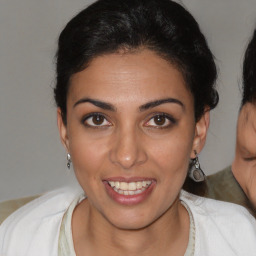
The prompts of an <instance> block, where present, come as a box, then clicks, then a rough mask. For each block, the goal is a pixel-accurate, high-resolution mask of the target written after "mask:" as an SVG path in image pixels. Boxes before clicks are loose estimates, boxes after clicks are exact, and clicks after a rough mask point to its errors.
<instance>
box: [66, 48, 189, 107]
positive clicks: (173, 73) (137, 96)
mask: <svg viewBox="0 0 256 256" xmlns="http://www.w3.org/2000/svg"><path fill="white" fill-rule="evenodd" d="M167 96H168V97H174V98H178V99H183V100H185V101H186V100H188V101H189V100H190V101H191V100H193V97H192V95H191V93H190V91H189V90H188V89H187V86H186V84H185V81H184V79H183V75H182V74H181V72H180V71H179V70H178V69H177V68H176V67H175V66H174V65H172V64H170V63H169V62H167V61H166V60H165V59H163V58H161V57H160V56H158V55H157V54H155V53H154V52H152V51H149V50H143V51H140V52H136V53H125V54H121V53H116V54H107V55H103V56H99V57H96V58H94V59H93V60H92V61H91V63H90V65H89V66H88V67H87V68H86V69H85V70H83V71H81V72H79V73H76V74H75V75H74V76H73V77H72V79H71V87H70V90H69V95H68V98H70V100H71V101H76V100H78V99H79V98H81V97H94V98H95V97H96V98H98V99H104V100H105V101H111V102H113V101H115V102H127V101H136V102H138V101H141V102H142V101H150V100H155V99H158V98H163V97H164V98H166V97H167Z"/></svg>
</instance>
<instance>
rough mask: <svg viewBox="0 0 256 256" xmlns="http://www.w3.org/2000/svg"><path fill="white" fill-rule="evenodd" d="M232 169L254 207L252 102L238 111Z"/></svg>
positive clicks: (255, 117)
mask: <svg viewBox="0 0 256 256" xmlns="http://www.w3.org/2000/svg"><path fill="white" fill-rule="evenodd" d="M232 171H233V173H234V176H235V177H236V179H237V181H238V183H239V184H240V185H241V187H242V189H243V190H244V192H245V194H246V195H247V197H248V198H249V200H250V201H251V203H252V204H253V205H254V207H256V105H254V104H252V103H246V104H245V105H244V106H243V107H242V109H241V111H240V113H239V117H238V122H237V141H236V155H235V160H234V162H233V164H232Z"/></svg>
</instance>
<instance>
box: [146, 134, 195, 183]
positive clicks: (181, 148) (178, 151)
mask: <svg viewBox="0 0 256 256" xmlns="http://www.w3.org/2000/svg"><path fill="white" fill-rule="evenodd" d="M191 138H193V136H191V132H184V133H182V134H178V135H175V136H169V137H167V138H165V139H164V140H162V141H158V142H157V143H153V144H151V145H149V146H148V148H150V149H151V151H150V156H151V157H150V158H151V159H152V160H153V161H154V163H155V164H156V165H157V166H158V167H159V168H160V169H161V170H162V172H165V175H166V176H177V179H178V178H179V177H180V178H181V179H183V178H184V177H185V176H186V174H187V170H188V164H189V160H190V154H191V150H192V145H193V139H191Z"/></svg>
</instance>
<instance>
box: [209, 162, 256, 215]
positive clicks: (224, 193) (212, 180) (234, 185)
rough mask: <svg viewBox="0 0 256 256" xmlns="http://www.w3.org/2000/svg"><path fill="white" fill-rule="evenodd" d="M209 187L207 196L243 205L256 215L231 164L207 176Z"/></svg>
mask: <svg viewBox="0 0 256 256" xmlns="http://www.w3.org/2000/svg"><path fill="white" fill-rule="evenodd" d="M207 187H208V191H207V193H206V195H205V196H206V197H208V198H212V199H216V200H220V201H225V202H231V203H235V204H239V205H242V206H244V207H245V208H247V209H248V210H249V211H250V212H251V213H252V214H253V215H254V216H255V217H256V212H255V210H254V209H253V207H252V206H251V204H250V202H249V200H248V198H247V197H246V195H245V193H244V191H243V190H242V188H241V187H240V185H239V183H238V182H237V181H236V179H235V177H234V176H233V173H232V170H231V166H228V167H227V168H225V169H223V170H221V171H219V172H217V173H215V174H212V175H209V176H207Z"/></svg>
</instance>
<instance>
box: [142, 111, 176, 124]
mask: <svg viewBox="0 0 256 256" xmlns="http://www.w3.org/2000/svg"><path fill="white" fill-rule="evenodd" d="M175 123H176V120H175V119H174V118H173V117H172V116H170V115H167V114H165V113H163V114H158V115H155V116H153V117H152V118H151V119H150V120H149V121H148V122H147V123H146V124H145V126H147V127H152V128H168V127H171V126H172V125H174V124H175Z"/></svg>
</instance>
